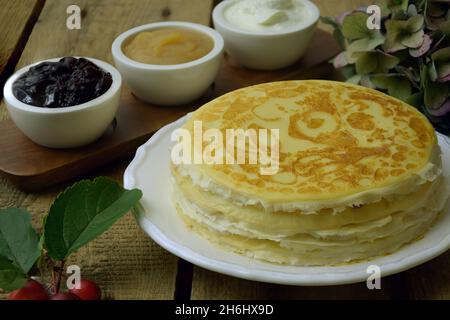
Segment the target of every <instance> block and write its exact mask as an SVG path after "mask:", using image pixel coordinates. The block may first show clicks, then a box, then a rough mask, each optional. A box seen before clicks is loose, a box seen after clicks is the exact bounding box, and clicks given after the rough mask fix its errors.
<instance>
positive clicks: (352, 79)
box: [345, 74, 362, 84]
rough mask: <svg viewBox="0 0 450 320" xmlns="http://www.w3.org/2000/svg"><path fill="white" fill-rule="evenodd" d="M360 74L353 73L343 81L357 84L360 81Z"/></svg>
mask: <svg viewBox="0 0 450 320" xmlns="http://www.w3.org/2000/svg"><path fill="white" fill-rule="evenodd" d="M361 77H362V76H361V75H360V74H355V75H354V76H352V77H350V78H348V79H347V80H345V82H348V83H353V84H359V82H360V81H361Z"/></svg>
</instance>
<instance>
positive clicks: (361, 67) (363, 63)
mask: <svg viewBox="0 0 450 320" xmlns="http://www.w3.org/2000/svg"><path fill="white" fill-rule="evenodd" d="M353 55H354V56H356V57H357V60H356V71H357V72H358V73H359V74H363V75H364V74H369V73H387V72H388V71H389V69H392V68H393V67H395V66H396V65H397V64H398V62H399V59H398V58H397V57H395V56H392V55H389V54H386V53H384V52H381V51H369V52H357V53H354V54H353Z"/></svg>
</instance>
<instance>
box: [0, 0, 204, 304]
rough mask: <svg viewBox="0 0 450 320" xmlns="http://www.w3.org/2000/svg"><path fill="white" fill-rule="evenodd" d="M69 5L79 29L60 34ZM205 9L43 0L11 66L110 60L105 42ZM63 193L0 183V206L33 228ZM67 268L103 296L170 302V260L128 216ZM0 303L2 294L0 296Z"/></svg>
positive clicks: (116, 174) (142, 1)
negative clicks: (26, 215) (21, 214)
mask: <svg viewBox="0 0 450 320" xmlns="http://www.w3.org/2000/svg"><path fill="white" fill-rule="evenodd" d="M70 4H77V5H79V6H80V7H81V8H82V13H83V14H82V15H83V19H82V24H81V26H82V29H81V30H67V29H66V17H67V15H66V8H67V6H68V5H70ZM211 7H212V1H210V0H190V1H184V0H171V1H167V0H83V1H73V0H47V1H46V3H45V6H44V8H43V10H42V13H41V15H40V17H39V20H38V22H37V23H36V25H35V27H34V29H33V32H32V34H31V36H30V38H29V41H28V43H27V45H26V47H25V49H24V51H23V53H22V56H21V59H20V61H19V63H18V67H20V66H23V65H27V64H29V63H31V62H33V61H37V60H42V59H45V58H50V57H58V56H64V55H86V56H91V57H95V58H99V59H103V60H106V61H109V62H111V54H110V47H111V44H112V41H113V39H114V38H115V37H116V36H117V35H118V34H120V33H122V32H123V31H125V30H127V29H129V28H131V27H134V26H137V25H141V24H144V23H149V22H152V21H160V20H169V19H170V20H186V21H194V22H198V23H202V24H209V19H210V12H211ZM2 12H3V8H2ZM12 21H13V20H10V21H9V22H8V23H12ZM0 110H1V111H0V119H2V118H3V119H5V118H7V113H6V110H5V108H4V105H3V104H2V107H1V109H0ZM125 166H126V163H122V164H121V165H119V166H112V167H109V168H105V169H103V170H100V171H97V172H95V175H96V176H97V175H108V176H111V177H113V178H115V179H117V180H122V174H123V170H124V169H125ZM64 187H65V186H64V185H62V186H59V187H56V188H54V189H52V190H49V191H46V192H44V193H34V194H30V193H28V194H27V193H23V192H21V191H19V190H18V189H16V188H15V187H13V186H12V185H11V184H10V183H9V182H8V181H6V180H5V179H3V178H2V179H0V208H6V207H10V206H20V207H23V208H26V209H28V210H30V212H32V214H33V222H34V224H35V225H36V226H40V224H41V220H42V217H43V216H44V214H45V213H46V212H47V210H48V208H49V206H50V204H51V202H52V201H53V199H54V197H55V196H56V195H57V193H59V192H60V191H62V190H63V188H64ZM72 262H73V263H77V264H80V266H81V267H82V274H83V275H84V276H85V277H87V278H94V279H95V280H96V281H97V282H98V283H99V284H100V285H101V286H102V288H103V289H104V291H105V292H106V295H107V296H108V297H109V298H114V299H157V298H159V299H171V298H173V295H174V287H175V278H176V267H177V259H176V258H175V257H174V256H172V255H171V254H169V253H168V252H166V251H165V250H163V249H162V248H160V247H159V246H157V245H156V244H155V243H154V242H153V241H151V240H150V239H149V238H148V237H147V236H145V235H144V234H143V232H142V231H141V230H140V229H139V227H138V226H137V225H136V223H135V221H134V219H133V218H132V217H131V215H130V214H128V215H127V216H125V217H124V218H123V219H121V220H120V221H118V222H117V223H116V224H115V225H114V226H113V228H112V229H111V230H109V231H108V232H107V233H105V234H104V235H102V236H101V237H100V238H98V239H97V240H95V241H93V242H92V243H90V244H89V245H88V246H87V247H85V248H83V249H82V250H80V251H79V252H78V253H77V254H75V255H74V256H73V257H72V259H71V261H69V263H72ZM0 298H5V295H4V294H3V295H2V294H0Z"/></svg>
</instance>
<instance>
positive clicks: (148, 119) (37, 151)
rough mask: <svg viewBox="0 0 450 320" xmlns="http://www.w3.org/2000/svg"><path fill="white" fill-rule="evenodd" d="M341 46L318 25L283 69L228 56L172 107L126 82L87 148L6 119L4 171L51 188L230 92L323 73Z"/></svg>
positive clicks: (29, 184) (0, 137) (27, 186)
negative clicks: (259, 67) (65, 145)
mask: <svg viewBox="0 0 450 320" xmlns="http://www.w3.org/2000/svg"><path fill="white" fill-rule="evenodd" d="M339 51H340V49H339V47H338V45H337V43H336V42H335V41H334V39H333V38H332V36H331V35H330V34H329V33H327V32H325V31H323V30H317V32H316V33H315V35H314V38H313V41H312V43H311V45H310V47H309V48H308V51H307V52H306V54H305V56H304V57H303V58H302V59H300V60H299V61H298V62H297V63H295V64H294V65H292V66H290V67H288V68H285V69H282V70H277V71H270V72H269V71H265V72H263V71H252V70H249V69H246V68H243V67H241V66H239V65H237V64H236V63H234V62H233V61H232V60H231V59H229V58H226V59H224V60H223V63H222V66H221V68H220V70H219V72H218V75H217V77H216V79H215V81H214V84H213V85H212V86H211V87H210V88H209V90H207V92H206V93H205V94H204V95H203V97H202V98H201V99H199V100H198V101H195V102H193V103H191V104H187V105H182V106H177V107H171V108H167V107H159V106H155V105H149V104H146V103H143V102H142V101H139V100H138V99H136V98H135V97H134V96H133V95H132V94H131V92H130V90H129V89H128V87H126V85H124V87H123V90H122V96H121V101H120V107H119V111H118V113H117V116H116V120H117V121H116V125H115V126H114V127H115V128H114V129H112V126H111V127H110V130H107V133H106V134H104V135H103V137H102V138H101V139H99V140H98V141H96V142H95V143H93V144H90V145H88V146H85V147H82V148H75V149H65V150H57V149H48V148H44V147H41V146H38V145H37V144H34V143H33V142H32V141H31V140H29V139H28V138H26V137H25V136H24V135H23V134H22V132H20V130H19V129H18V128H17V127H16V126H15V125H14V123H12V121H9V120H5V121H3V122H2V123H0V150H4V151H5V154H4V156H3V157H1V158H0V172H1V173H3V174H5V175H6V176H7V177H8V178H9V179H10V180H12V181H13V182H14V183H15V184H16V185H17V186H18V187H19V188H21V189H23V190H26V191H35V190H37V189H38V190H39V189H43V188H47V187H48V186H50V185H54V184H57V183H60V182H62V181H66V180H68V179H72V178H74V177H77V176H79V175H80V174H85V173H87V172H89V171H92V170H94V169H96V168H97V167H101V166H103V165H105V164H108V163H111V162H112V161H117V160H118V159H123V158H124V157H126V156H131V155H133V154H134V153H135V151H136V149H137V148H138V146H139V145H141V144H142V143H144V142H145V141H146V140H147V139H148V138H149V136H150V135H151V134H152V133H153V132H155V131H156V130H158V129H160V128H161V127H162V126H164V125H166V124H168V123H170V122H173V121H175V120H176V119H178V118H180V117H182V116H184V115H185V114H186V113H187V112H190V111H192V110H194V109H195V108H197V107H199V106H201V105H203V104H204V103H206V102H208V101H210V100H211V99H213V98H215V97H218V96H220V95H222V94H224V93H226V92H229V91H231V90H234V89H237V88H241V87H245V86H249V85H255V84H258V83H262V82H270V81H277V80H289V79H310V78H322V77H324V76H326V75H328V74H329V73H330V71H331V69H332V67H331V64H329V63H328V61H329V60H330V59H331V58H332V57H334V56H335V55H336V54H338V53H339ZM35 159H39V160H40V161H34V160H35Z"/></svg>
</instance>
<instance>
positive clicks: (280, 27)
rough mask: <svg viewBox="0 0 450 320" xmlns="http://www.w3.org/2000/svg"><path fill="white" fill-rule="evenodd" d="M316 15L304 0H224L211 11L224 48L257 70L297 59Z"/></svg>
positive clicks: (313, 25)
mask: <svg viewBox="0 0 450 320" xmlns="http://www.w3.org/2000/svg"><path fill="white" fill-rule="evenodd" d="M319 17H320V12H319V9H318V8H317V6H316V5H315V4H313V3H312V2H310V1H308V0H225V1H223V2H221V3H220V4H218V5H217V6H216V7H215V8H214V11H213V22H214V28H215V29H216V30H217V31H218V32H219V33H220V34H221V35H222V37H223V38H224V41H225V51H226V52H227V53H228V54H229V55H230V56H231V57H232V58H234V60H236V62H238V63H239V64H241V65H243V66H245V67H248V68H251V69H257V70H275V69H281V68H284V67H287V66H289V65H291V64H293V63H294V62H296V61H297V60H299V59H300V58H301V57H302V56H303V54H304V53H305V51H306V49H307V48H308V46H309V44H310V42H311V39H312V36H313V34H314V30H315V28H316V25H317V22H318V20H319Z"/></svg>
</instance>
